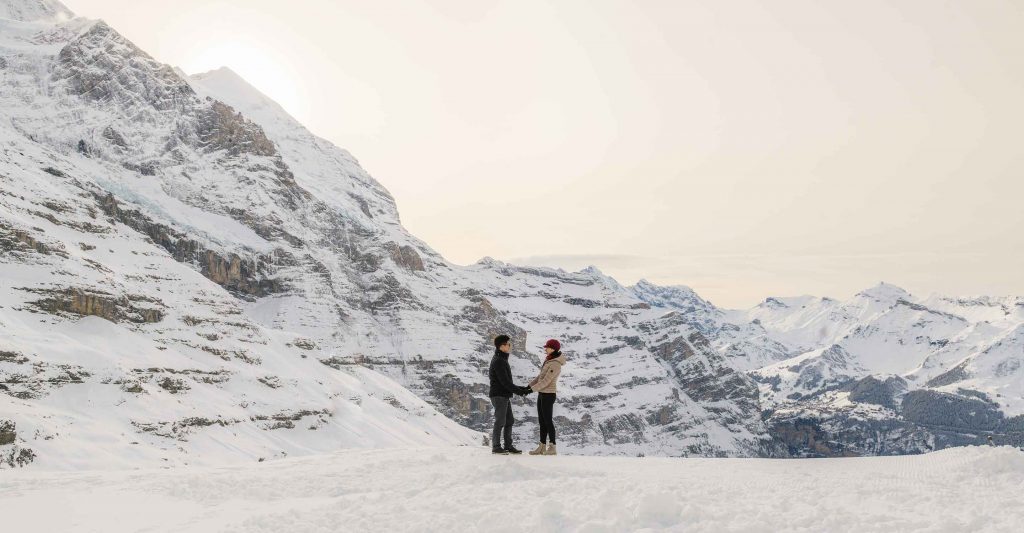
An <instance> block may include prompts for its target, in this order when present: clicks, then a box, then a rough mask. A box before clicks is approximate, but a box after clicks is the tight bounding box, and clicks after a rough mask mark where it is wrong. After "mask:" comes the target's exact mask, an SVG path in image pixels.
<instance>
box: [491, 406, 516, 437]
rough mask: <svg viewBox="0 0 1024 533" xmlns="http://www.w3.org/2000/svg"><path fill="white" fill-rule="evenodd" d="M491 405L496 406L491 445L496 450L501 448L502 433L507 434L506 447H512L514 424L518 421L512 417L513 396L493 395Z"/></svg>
mask: <svg viewBox="0 0 1024 533" xmlns="http://www.w3.org/2000/svg"><path fill="white" fill-rule="evenodd" d="M491 405H493V406H494V431H492V432H491V447H492V448H494V449H495V450H497V449H499V448H501V447H502V446H501V440H500V437H501V434H502V433H504V434H505V449H508V448H511V447H512V424H514V423H515V422H516V419H515V418H512V398H505V397H502V396H491Z"/></svg>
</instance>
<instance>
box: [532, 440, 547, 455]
mask: <svg viewBox="0 0 1024 533" xmlns="http://www.w3.org/2000/svg"><path fill="white" fill-rule="evenodd" d="M546 452H547V444H544V443H543V442H542V443H540V444H538V445H537V449H536V450H533V451H531V452H530V455H544V454H545V453H546Z"/></svg>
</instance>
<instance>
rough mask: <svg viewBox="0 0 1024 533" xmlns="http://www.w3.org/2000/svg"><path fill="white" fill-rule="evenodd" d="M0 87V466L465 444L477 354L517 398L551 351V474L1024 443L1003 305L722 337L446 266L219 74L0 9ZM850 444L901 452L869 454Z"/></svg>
mask: <svg viewBox="0 0 1024 533" xmlns="http://www.w3.org/2000/svg"><path fill="white" fill-rule="evenodd" d="M0 80H2V84H0V113H2V116H3V119H4V120H2V121H0V392H3V393H4V394H2V395H0V464H6V465H27V464H32V465H36V466H43V467H52V468H79V467H106V466H109V465H125V466H141V465H152V464H166V463H174V464H181V463H206V464H212V463H221V462H231V461H255V460H259V459H264V458H270V457H281V456H284V455H300V454H308V453H316V452H322V451H327V450H332V449H335V448H339V447H371V446H386V445H398V444H403V445H406V444H412V445H432V444H472V445H479V444H481V442H482V441H483V439H484V436H483V435H481V434H480V433H479V431H480V430H484V429H486V428H487V427H488V426H489V424H490V420H491V412H490V409H491V408H490V403H489V401H488V399H487V398H486V390H487V376H486V374H487V363H488V361H489V359H490V355H491V352H492V348H491V341H490V339H491V338H493V336H494V335H497V334H499V333H508V334H510V335H512V336H513V339H514V347H515V350H514V354H513V358H512V365H513V373H514V375H515V376H516V377H517V380H518V382H522V383H525V382H526V381H528V380H529V379H530V378H531V377H532V376H533V374H534V373H535V372H536V371H537V369H538V368H539V365H540V358H541V350H540V349H538V348H536V346H537V345H539V344H541V343H542V342H543V340H544V339H547V338H549V337H556V338H559V339H561V340H562V341H563V344H564V345H565V347H566V350H565V351H566V353H567V355H568V356H569V365H568V366H567V367H566V370H565V371H564V372H563V374H562V381H561V383H560V386H559V388H560V391H561V392H560V395H559V404H558V408H557V410H556V424H557V425H558V427H559V431H560V441H561V442H560V444H563V446H562V448H563V449H565V450H566V451H568V452H569V453H595V454H616V455H637V454H648V455H651V454H653V455H708V456H718V455H721V456H783V455H804V454H822V455H831V454H852V453H856V454H871V453H905V452H914V451H920V450H923V449H928V448H929V447H932V448H938V447H942V446H945V445H949V444H956V443H963V442H973V441H976V440H978V439H981V438H983V436H984V433H983V432H986V431H987V432H994V433H996V434H997V435H999V437H1000V438H1001V439H1004V440H1007V441H1009V440H1013V439H1016V438H1019V437H1018V436H1017V435H1019V433H1015V431H1018V432H1019V429H1020V428H1019V427H1017V426H1014V425H1013V424H1016V423H1018V422H1013V421H1014V420H1018V419H1015V418H1013V417H1015V416H1017V415H1020V414H1021V413H1022V412H1024V399H1022V398H1021V396H1022V394H1021V391H1024V387H1022V386H1021V377H1020V376H1021V374H1020V371H1019V361H1020V359H1021V352H1020V350H1021V347H1022V346H1024V344H1022V342H1021V324H1022V323H1024V300H1022V299H1020V298H1017V299H1014V298H1002V299H1000V298H979V299H971V300H964V299H950V298H943V297H938V296H936V297H932V298H930V299H926V300H920V301H919V300H916V299H914V298H913V297H912V296H911V295H909V294H907V293H906V292H905V291H902V290H901V289H898V288H896V287H892V286H889V285H881V286H879V287H875V288H872V289H869V290H868V291H865V292H863V293H861V294H858V295H857V296H855V297H854V298H853V299H851V300H850V301H847V302H838V301H836V300H831V299H827V298H812V297H801V298H769V299H768V300H766V301H765V302H764V303H763V304H761V305H759V306H757V307H755V308H753V309H750V310H745V311H734V310H723V309H718V308H716V307H715V306H714V305H712V304H711V303H710V302H708V301H706V300H704V299H702V298H701V297H700V296H698V295H697V294H696V293H695V292H694V291H693V290H691V289H689V288H686V287H658V286H656V285H653V284H651V283H648V282H640V283H638V284H637V285H635V286H633V287H624V286H622V285H620V284H619V283H618V282H616V281H615V280H614V279H612V278H610V277H608V276H605V275H604V274H602V273H601V272H600V271H599V270H597V269H596V268H589V269H586V270H583V271H581V272H575V273H570V272H565V271H562V270H558V269H547V268H530V267H520V266H515V265H510V264H506V263H503V262H500V261H495V260H493V259H489V258H487V259H483V260H481V261H480V262H478V263H476V264H474V265H469V266H459V265H454V264H451V263H449V262H448V261H446V260H445V259H444V258H443V257H441V256H440V255H439V254H437V253H436V252H435V251H434V250H432V249H431V248H430V247H429V246H428V245H427V244H425V243H423V242H422V241H420V240H418V239H416V238H415V237H414V236H412V235H410V234H409V233H408V232H407V231H406V230H405V228H403V227H402V225H401V222H400V219H399V215H398V210H397V208H396V206H395V202H394V200H393V198H392V197H391V195H390V194H389V193H388V192H387V190H386V189H385V188H384V187H383V186H382V185H381V184H379V183H378V182H377V181H376V180H374V179H373V178H372V177H371V176H369V175H368V174H367V173H366V172H365V171H364V170H363V169H362V168H361V167H360V166H359V163H358V162H357V161H356V160H355V158H354V157H352V155H351V154H349V153H348V152H346V151H345V150H343V149H341V148H338V147H336V146H334V145H333V144H331V143H330V142H328V141H326V140H323V139H320V138H318V137H316V136H315V135H313V134H312V133H310V132H309V131H308V130H306V129H305V128H304V127H303V126H302V125H301V124H300V123H298V122H297V121H296V120H295V119H294V118H292V117H290V116H289V115H288V114H287V113H286V112H285V111H284V110H283V109H282V108H281V107H280V106H279V105H277V104H276V103H275V102H273V101H272V100H270V99H269V98H267V97H266V96H264V95H263V94H261V93H260V92H259V91H257V90H256V89H255V88H253V87H252V86H250V85H249V84H248V83H246V82H245V81H244V80H243V79H241V78H240V77H238V76H237V75H236V74H234V73H233V72H231V71H230V70H228V69H219V70H215V71H212V72H208V73H204V74H198V75H194V76H184V75H182V74H181V72H180V71H178V70H176V69H174V68H172V67H170V66H167V65H163V64H160V63H159V62H157V61H155V60H154V59H153V58H151V57H150V56H148V55H147V54H146V53H145V52H144V51H142V50H140V49H139V48H138V47H136V46H135V45H133V44H132V43H131V42H129V41H128V40H127V39H125V38H124V37H123V36H121V35H120V34H118V33H117V32H116V31H115V30H114V29H113V28H111V27H110V26H108V25H107V24H105V23H103V22H102V21H93V20H86V19H82V18H75V17H73V15H71V14H70V12H68V11H67V9H66V8H64V7H63V6H61V5H60V4H59V3H58V2H56V1H52V0H45V1H42V0H7V1H6V2H5V3H2V4H0ZM1000 313H1002V314H1000ZM870 380H873V381H870ZM876 382H877V384H876ZM516 402H517V407H516V409H517V418H520V419H521V420H523V421H524V422H525V424H523V425H521V426H519V428H518V430H517V433H518V434H519V436H520V438H521V439H526V438H531V439H532V435H535V431H536V430H535V418H534V415H533V412H534V410H533V409H532V407H530V406H529V405H527V406H523V404H521V403H520V401H519V400H517V401H516ZM529 402H530V403H532V399H531V400H530V401H529ZM872 402H875V403H872ZM879 402H880V403H879ZM901 402H902V403H901ZM957 402H960V403H957ZM963 402H967V403H963ZM952 404H955V405H954V406H953V407H950V405H952ZM963 406H967V407H969V409H967V410H966V411H964V412H965V413H971V412H974V413H978V415H977V416H979V417H982V418H984V417H988V418H986V420H987V422H984V423H982V422H980V421H978V420H975V419H974V418H971V417H970V416H967V417H964V416H960V415H957V416H958V417H959V418H956V417H953V418H949V419H950V420H953V419H954V418H955V419H956V420H957V421H958V422H957V424H960V425H959V426H956V427H955V428H948V427H944V428H940V429H941V431H945V432H947V433H951V434H956V435H959V436H958V437H956V438H953V437H937V436H936V435H938V433H936V432H937V431H939V429H936V424H935V423H933V422H931V420H932V418H934V417H935V416H939V417H940V418H942V417H943V416H945V415H944V414H943V413H947V414H948V413H951V412H952V411H951V409H954V408H955V409H960V407H963ZM961 410H962V409H961ZM958 412H959V411H958ZM524 413H525V414H524ZM935 413H939V415H935ZM972 416H973V415H972ZM865 417H866V418H865ZM929 417H931V418H929ZM862 419H864V420H870V421H871V423H872V424H874V423H880V422H878V421H882V422H884V423H886V424H890V425H893V426H894V427H897V429H899V430H900V431H905V432H907V433H908V434H912V435H913V438H909V437H908V438H902V437H901V438H896V439H889V440H887V441H886V442H887V443H888V444H887V446H884V447H883V446H873V447H872V446H866V445H864V442H867V440H868V437H866V436H865V432H866V431H867V430H866V429H863V428H860V427H859V426H858V428H860V429H858V431H860V432H858V431H853V430H851V429H850V425H851V424H853V422H851V421H860V420H862ZM989 419H991V420H989ZM943 420H945V419H943ZM993 421H995V425H993ZM829 424H831V425H829ZM939 425H941V424H939ZM982 428H987V429H982ZM1014 428H1017V429H1014ZM861 430H863V431H861ZM967 430H969V431H967ZM893 431H895V430H893ZM811 433H813V435H812V437H813V438H809V437H808V435H809V434H811ZM942 435H945V433H942ZM871 438H874V437H871ZM823 443H824V444H823Z"/></svg>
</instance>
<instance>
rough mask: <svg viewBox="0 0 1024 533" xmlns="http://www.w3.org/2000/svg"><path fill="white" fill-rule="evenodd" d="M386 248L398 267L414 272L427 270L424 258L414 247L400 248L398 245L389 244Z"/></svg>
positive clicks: (405, 246)
mask: <svg viewBox="0 0 1024 533" xmlns="http://www.w3.org/2000/svg"><path fill="white" fill-rule="evenodd" d="M384 248H386V249H387V251H388V253H389V254H391V260H392V261H394V262H395V264H396V265H398V266H400V267H402V268H404V269H406V270H410V271H413V272H418V271H423V270H426V268H425V267H424V266H423V258H422V257H420V254H419V253H417V252H416V249H415V248H413V247H412V246H409V245H404V246H399V245H398V243H394V242H389V243H387V244H385V245H384Z"/></svg>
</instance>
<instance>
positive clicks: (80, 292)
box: [20, 287, 164, 324]
mask: <svg viewBox="0 0 1024 533" xmlns="http://www.w3.org/2000/svg"><path fill="white" fill-rule="evenodd" d="M20 290H25V291H29V292H34V293H37V294H42V295H45V296H47V297H46V298H43V299H41V300H36V301H34V302H29V305H32V306H34V307H36V308H37V309H40V310H42V311H46V312H47V313H53V314H61V313H71V314H76V315H82V316H98V317H100V318H104V319H107V320H109V321H111V322H134V323H137V324H142V323H149V322H159V321H161V320H163V317H164V314H163V311H161V310H160V309H156V308H153V307H137V306H136V305H134V304H133V301H145V302H149V303H151V304H156V305H161V304H160V302H159V301H157V300H155V299H152V298H147V297H144V296H133V297H130V296H115V295H112V294H109V293H105V292H101V291H96V290H92V289H79V288H74V287H73V288H68V289H25V288H22V289H20Z"/></svg>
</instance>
